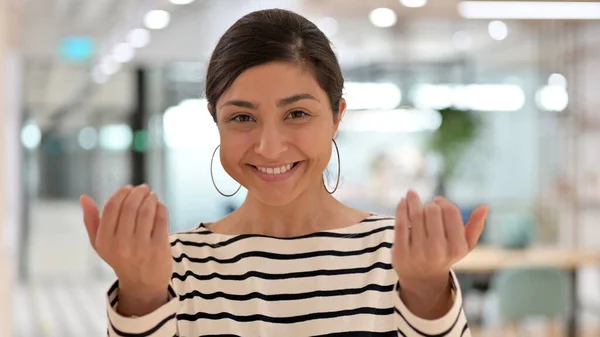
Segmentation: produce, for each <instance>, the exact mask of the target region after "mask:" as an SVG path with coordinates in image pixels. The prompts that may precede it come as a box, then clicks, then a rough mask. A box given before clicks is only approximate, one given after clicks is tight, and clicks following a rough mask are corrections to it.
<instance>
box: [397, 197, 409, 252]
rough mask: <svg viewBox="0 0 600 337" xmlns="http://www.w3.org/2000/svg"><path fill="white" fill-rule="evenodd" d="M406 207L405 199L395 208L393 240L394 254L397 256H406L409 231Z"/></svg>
mask: <svg viewBox="0 0 600 337" xmlns="http://www.w3.org/2000/svg"><path fill="white" fill-rule="evenodd" d="M408 226H409V222H408V205H407V204H406V199H405V198H402V200H401V201H400V203H398V207H397V208H396V226H395V227H394V233H395V239H394V245H393V249H394V254H400V255H399V256H407V255H408V254H407V253H408V247H409V244H410V242H409V239H410V229H409V228H408Z"/></svg>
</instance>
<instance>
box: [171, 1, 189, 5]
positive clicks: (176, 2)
mask: <svg viewBox="0 0 600 337" xmlns="http://www.w3.org/2000/svg"><path fill="white" fill-rule="evenodd" d="M169 1H170V2H171V3H172V4H174V5H187V4H191V3H192V2H194V0H169Z"/></svg>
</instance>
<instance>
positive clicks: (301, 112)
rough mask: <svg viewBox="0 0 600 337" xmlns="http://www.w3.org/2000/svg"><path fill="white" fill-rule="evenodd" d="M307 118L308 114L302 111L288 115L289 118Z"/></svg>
mask: <svg viewBox="0 0 600 337" xmlns="http://www.w3.org/2000/svg"><path fill="white" fill-rule="evenodd" d="M306 116H308V114H307V113H306V112H304V111H302V110H294V111H292V112H290V114H289V115H288V117H289V118H292V119H293V118H302V117H306Z"/></svg>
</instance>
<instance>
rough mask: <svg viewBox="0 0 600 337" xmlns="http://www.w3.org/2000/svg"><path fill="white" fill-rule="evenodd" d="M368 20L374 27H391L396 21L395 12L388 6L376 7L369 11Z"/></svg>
mask: <svg viewBox="0 0 600 337" xmlns="http://www.w3.org/2000/svg"><path fill="white" fill-rule="evenodd" d="M369 20H371V23H372V24H373V26H375V27H381V28H386V27H391V26H393V25H395V24H396V22H397V21H398V16H397V15H396V12H394V11H393V10H391V9H389V8H377V9H374V10H372V11H371V13H369Z"/></svg>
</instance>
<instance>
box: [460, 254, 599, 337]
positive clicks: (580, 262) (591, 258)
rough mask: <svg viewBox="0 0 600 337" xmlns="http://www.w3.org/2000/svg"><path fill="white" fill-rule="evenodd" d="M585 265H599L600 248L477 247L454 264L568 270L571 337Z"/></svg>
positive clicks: (471, 269)
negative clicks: (580, 275) (579, 270)
mask: <svg viewBox="0 0 600 337" xmlns="http://www.w3.org/2000/svg"><path fill="white" fill-rule="evenodd" d="M586 265H600V250H599V251H592V250H581V249H568V248H560V247H532V248H528V249H523V250H509V249H504V248H501V247H493V246H478V247H476V248H475V249H474V250H473V251H472V252H471V253H469V254H468V255H467V256H466V257H465V258H464V259H462V260H461V261H460V262H458V263H457V264H456V265H454V267H453V269H454V271H455V272H457V273H469V274H492V273H494V272H496V271H499V270H502V269H506V268H514V267H553V268H558V269H563V270H566V271H569V272H570V274H571V278H572V287H573V288H572V289H571V299H572V301H573V302H572V306H571V308H572V310H571V313H570V316H569V318H568V319H569V321H568V325H567V334H568V336H569V337H577V336H578V331H577V330H578V329H577V328H578V327H577V306H578V301H577V294H578V291H577V283H578V282H577V270H578V269H579V268H580V267H583V266H586Z"/></svg>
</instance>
